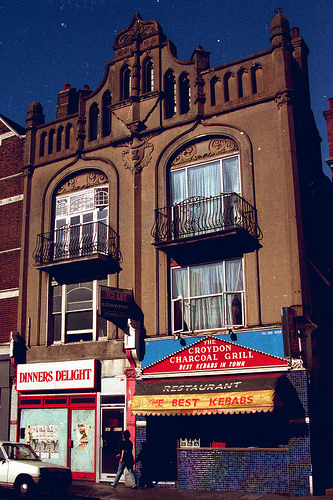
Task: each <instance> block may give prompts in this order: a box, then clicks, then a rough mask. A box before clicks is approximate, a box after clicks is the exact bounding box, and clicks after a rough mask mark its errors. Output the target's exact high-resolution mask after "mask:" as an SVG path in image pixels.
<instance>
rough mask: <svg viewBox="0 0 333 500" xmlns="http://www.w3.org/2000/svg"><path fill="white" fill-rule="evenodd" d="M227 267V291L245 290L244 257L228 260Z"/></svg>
mask: <svg viewBox="0 0 333 500" xmlns="http://www.w3.org/2000/svg"><path fill="white" fill-rule="evenodd" d="M225 267H226V291H227V292H232V291H241V290H243V266H242V259H236V260H227V261H226V263H225Z"/></svg>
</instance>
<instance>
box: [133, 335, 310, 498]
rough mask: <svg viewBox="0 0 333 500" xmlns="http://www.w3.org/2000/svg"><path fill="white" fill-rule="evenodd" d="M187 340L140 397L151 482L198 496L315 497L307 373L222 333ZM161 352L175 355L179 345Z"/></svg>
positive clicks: (157, 367) (136, 402)
mask: <svg viewBox="0 0 333 500" xmlns="http://www.w3.org/2000/svg"><path fill="white" fill-rule="evenodd" d="M172 341H173V340H172ZM186 341H187V342H186ZM156 342H157V343H158V341H156ZM164 342H165V341H164ZM173 342H174V341H173ZM186 343H187V345H185V346H184V347H183V348H182V349H180V350H178V351H177V350H176V351H174V352H171V353H170V352H169V353H168V354H167V355H166V356H164V357H162V358H160V359H157V360H156V361H153V362H151V363H150V364H148V365H147V366H145V367H144V369H143V377H142V380H141V381H140V382H139V383H138V385H137V388H136V392H135V395H134V397H133V401H132V413H133V414H135V415H136V419H137V448H138V450H139V449H140V446H141V445H142V442H145V441H146V446H147V447H148V449H149V453H150V454H151V457H152V460H151V470H150V473H151V476H152V479H153V480H155V481H156V482H158V483H161V482H165V483H167V484H169V485H172V486H173V487H180V488H190V489H210V490H221V491H246V492H248V491H251V492H256V493H287V494H288V493H289V494H310V492H311V459H310V443H309V429H308V418H307V406H306V401H307V373H306V371H305V370H291V369H290V365H289V364H288V362H287V361H286V360H285V359H284V358H283V357H279V356H276V355H272V354H268V353H265V352H261V351H258V350H255V349H251V348H247V347H244V346H241V345H239V344H237V343H235V342H230V341H226V340H223V339H222V338H221V336H220V337H217V336H207V337H201V338H196V339H195V338H191V339H186V340H185V344H186ZM183 344H184V342H183ZM153 349H154V351H155V352H157V351H158V350H159V351H160V352H163V350H164V352H168V350H170V349H172V344H171V343H170V342H169V343H164V344H163V341H160V346H159V348H158V345H157V344H154V346H153ZM148 358H149V352H148ZM151 360H152V357H151V358H150V361H151ZM154 457H155V458H154ZM157 457H158V459H157Z"/></svg>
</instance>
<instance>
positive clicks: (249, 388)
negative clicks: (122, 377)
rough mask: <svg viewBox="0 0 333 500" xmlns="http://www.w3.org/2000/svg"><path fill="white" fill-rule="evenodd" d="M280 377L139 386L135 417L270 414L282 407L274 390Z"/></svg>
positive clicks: (167, 381)
mask: <svg viewBox="0 0 333 500" xmlns="http://www.w3.org/2000/svg"><path fill="white" fill-rule="evenodd" d="M282 376H283V374H265V375H258V376H256V377H254V376H246V375H243V376H242V375H240V376H238V377H229V376H225V377H198V378H185V377H184V378H182V379H179V378H178V379H165V380H149V381H143V382H141V383H140V384H139V385H138V387H137V389H136V392H135V394H134V396H133V401H132V408H131V410H132V413H133V414H134V415H202V414H216V413H255V412H270V411H273V410H274V408H275V407H276V406H281V405H282V401H281V399H280V398H279V396H278V394H277V391H276V387H277V384H278V382H279V379H280V378H281V377H282Z"/></svg>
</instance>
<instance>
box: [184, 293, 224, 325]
mask: <svg viewBox="0 0 333 500" xmlns="http://www.w3.org/2000/svg"><path fill="white" fill-rule="evenodd" d="M190 310H191V330H206V329H207V330H209V329H211V328H221V327H222V326H224V319H223V298H222V296H221V295H219V296H217V297H207V298H204V299H194V300H191V303H190Z"/></svg>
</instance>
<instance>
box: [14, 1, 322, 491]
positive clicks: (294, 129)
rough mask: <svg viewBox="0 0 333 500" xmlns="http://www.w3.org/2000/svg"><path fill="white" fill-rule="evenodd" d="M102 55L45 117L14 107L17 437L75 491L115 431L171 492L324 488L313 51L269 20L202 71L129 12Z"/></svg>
mask: <svg viewBox="0 0 333 500" xmlns="http://www.w3.org/2000/svg"><path fill="white" fill-rule="evenodd" d="M114 51H115V56H114V58H113V59H112V61H111V62H109V63H107V64H106V66H105V73H104V76H103V78H102V81H101V83H100V85H99V86H98V88H97V89H95V90H91V89H90V88H89V87H88V86H85V87H84V88H82V89H80V90H76V89H74V88H72V87H71V86H70V85H69V84H66V85H65V87H64V89H63V90H62V91H60V92H59V95H58V106H57V116H56V119H55V120H53V121H51V122H45V117H44V115H43V109H42V106H41V104H39V103H38V102H33V103H31V105H30V106H29V109H28V114H27V128H26V140H25V150H24V161H23V168H24V170H23V171H24V172H25V173H26V175H25V176H24V177H23V180H24V187H23V200H24V208H23V213H24V218H23V228H22V245H21V248H22V250H21V269H22V272H23V273H24V274H23V278H22V279H21V281H20V291H19V297H20V298H21V299H20V302H19V309H18V316H17V321H18V323H17V330H18V332H19V333H20V334H21V335H22V336H23V337H24V338H25V339H26V345H27V349H28V350H27V363H26V364H19V366H18V369H17V376H18V378H17V390H18V408H19V422H18V425H17V428H16V431H17V435H18V436H19V437H20V439H23V440H25V441H27V442H30V443H31V444H33V446H34V447H35V448H36V449H37V451H38V452H39V453H40V454H41V456H43V457H44V458H47V459H48V460H53V461H56V462H59V463H67V464H69V465H70V466H71V468H72V470H73V476H74V477H76V478H81V479H88V480H101V481H109V480H110V479H111V478H112V477H113V476H114V474H115V471H116V466H117V462H116V459H115V451H116V448H117V444H118V441H119V435H120V432H121V430H122V429H123V428H124V427H127V428H128V429H130V431H131V433H132V437H133V438H134V439H135V442H136V451H137V452H138V451H140V449H141V447H142V446H143V443H144V442H145V441H146V443H147V446H148V448H150V450H151V452H152V456H153V457H154V458H153V460H152V463H153V464H154V463H158V467H154V466H153V467H152V476H153V479H154V480H156V481H158V482H159V483H161V482H162V483H165V484H166V486H169V487H175V488H177V487H187V488H193V489H217V490H228V491H232V490H237V491H251V492H255V493H284V494H294V495H295V494H299V495H307V494H311V493H312V492H313V489H314V490H315V492H319V491H322V490H323V488H325V487H327V486H328V483H329V475H328V474H326V472H327V471H326V470H325V469H324V468H323V467H322V463H323V459H324V458H325V460H326V463H327V464H328V463H330V460H332V458H331V457H332V452H331V450H330V449H329V448H328V447H327V446H326V445H325V439H326V437H325V435H324V433H323V432H322V429H323V424H324V423H325V419H324V418H323V414H322V411H320V410H319V408H320V409H322V407H323V406H326V407H328V408H329V407H330V406H329V404H331V403H330V401H331V399H330V397H331V394H332V392H331V391H332V389H331V388H330V386H329V384H328V383H327V382H326V379H325V375H326V374H327V368H326V367H327V366H329V365H328V364H327V361H328V360H327V357H326V356H327V354H326V349H327V347H328V346H329V344H330V341H329V340H327V339H328V338H329V333H330V330H331V317H330V304H331V300H332V292H331V286H330V284H331V271H330V270H331V269H332V267H331V252H330V251H329V249H328V248H327V246H325V245H323V244H322V241H323V237H324V235H325V234H326V233H327V231H328V230H329V229H328V228H331V227H332V222H331V216H330V214H331V205H332V185H331V183H330V181H329V180H328V179H327V178H326V177H325V176H324V174H323V172H322V169H321V157H320V137H319V135H318V131H317V128H316V126H315V123H314V119H313V114H312V111H311V107H310V96H309V85H308V68H307V55H308V48H307V46H306V44H305V42H304V40H303V39H302V37H301V36H300V33H299V30H298V29H297V28H295V29H293V30H291V31H290V27H289V23H288V20H287V19H286V18H285V17H284V16H283V14H282V13H281V11H279V10H278V11H277V13H276V15H275V16H274V18H273V20H272V22H271V26H270V45H269V44H268V48H266V49H264V50H263V51H262V52H258V53H256V54H252V55H250V56H247V57H244V58H243V59H240V60H237V61H232V62H230V63H227V64H223V65H221V66H218V67H215V68H211V67H210V64H209V53H208V52H207V51H206V50H205V49H204V48H203V47H202V46H198V47H197V48H196V49H195V50H194V51H193V54H192V56H191V58H190V59H189V60H188V61H181V60H179V59H178V58H177V51H176V48H175V46H174V45H173V44H172V42H170V41H169V40H168V39H167V37H166V36H165V34H164V32H163V30H162V28H161V26H160V25H159V24H158V23H157V22H156V21H145V20H143V19H142V18H141V16H140V15H139V14H136V15H135V16H134V18H133V20H132V22H131V23H130V25H129V26H128V27H127V28H126V29H124V30H122V31H121V32H120V33H119V34H118V35H117V36H116V37H115V41H114ZM323 200H324V206H325V210H324V211H323V210H322V202H323ZM324 362H325V363H326V364H325V365H324ZM324 366H325V367H324ZM14 429H15V426H14V425H13V426H12V430H13V431H14ZM45 429H46V430H47V435H46V434H45ZM157 457H158V459H157ZM203 464H204V465H203ZM327 470H328V469H327ZM203 471H204V473H203ZM139 473H140V466H138V474H139Z"/></svg>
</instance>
